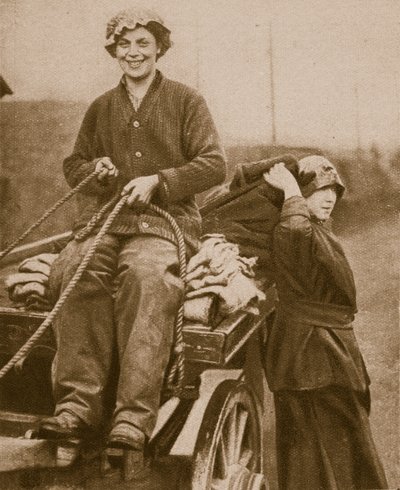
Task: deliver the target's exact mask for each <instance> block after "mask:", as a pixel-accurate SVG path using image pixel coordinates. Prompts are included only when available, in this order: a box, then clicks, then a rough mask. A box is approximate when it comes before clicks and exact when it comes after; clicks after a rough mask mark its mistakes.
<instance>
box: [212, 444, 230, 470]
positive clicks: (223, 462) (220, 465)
mask: <svg viewBox="0 0 400 490" xmlns="http://www.w3.org/2000/svg"><path fill="white" fill-rule="evenodd" d="M228 464H229V463H228V455H227V454H226V447H225V443H224V439H223V437H222V436H221V438H220V439H219V441H218V445H217V450H216V455H215V465H214V468H215V471H216V474H217V475H218V476H221V477H222V478H226V477H227V474H228Z"/></svg>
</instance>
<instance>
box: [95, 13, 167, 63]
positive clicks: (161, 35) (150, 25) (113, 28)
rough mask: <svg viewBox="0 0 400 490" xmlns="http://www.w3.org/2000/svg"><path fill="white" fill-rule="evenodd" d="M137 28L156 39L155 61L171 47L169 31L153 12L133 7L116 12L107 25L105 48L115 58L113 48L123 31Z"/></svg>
mask: <svg viewBox="0 0 400 490" xmlns="http://www.w3.org/2000/svg"><path fill="white" fill-rule="evenodd" d="M137 26H143V27H145V28H146V29H147V30H148V31H149V32H151V33H152V34H153V36H154V37H155V38H156V41H157V44H158V46H159V48H160V53H159V54H158V56H157V59H158V58H160V57H161V56H163V55H164V54H165V53H166V52H167V50H168V49H169V48H170V47H171V40H170V34H171V31H170V30H169V29H168V28H167V27H165V25H164V21H163V20H162V18H161V17H160V16H159V15H158V14H157V13H156V12H154V11H153V10H150V9H146V8H141V7H135V8H131V9H128V10H122V11H121V12H118V14H117V15H115V16H114V17H113V18H112V19H110V20H109V22H108V23H107V30H106V44H105V46H104V47H105V48H106V50H107V51H108V52H109V53H110V55H111V56H112V57H114V58H115V46H116V43H117V42H118V39H119V38H120V36H121V34H122V33H123V31H124V29H135V27H137Z"/></svg>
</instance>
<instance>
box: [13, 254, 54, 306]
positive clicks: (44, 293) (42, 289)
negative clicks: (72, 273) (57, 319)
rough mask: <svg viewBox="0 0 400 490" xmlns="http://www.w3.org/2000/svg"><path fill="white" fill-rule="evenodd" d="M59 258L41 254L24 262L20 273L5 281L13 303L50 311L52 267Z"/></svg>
mask: <svg viewBox="0 0 400 490" xmlns="http://www.w3.org/2000/svg"><path fill="white" fill-rule="evenodd" d="M57 256H58V254H40V255H36V256H35V257H30V258H28V259H26V260H24V261H23V262H22V263H21V264H20V265H19V267H18V272H17V273H15V274H10V275H9V276H8V277H7V278H6V281H5V286H6V289H7V291H8V295H9V297H10V299H11V301H13V302H15V303H17V304H19V305H21V306H25V307H26V308H28V309H30V310H39V311H46V310H50V309H51V307H52V305H51V303H50V300H49V294H48V282H49V275H50V268H51V265H52V263H53V262H54V260H55V259H56V257H57Z"/></svg>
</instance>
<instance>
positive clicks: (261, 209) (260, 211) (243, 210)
mask: <svg viewBox="0 0 400 490" xmlns="http://www.w3.org/2000/svg"><path fill="white" fill-rule="evenodd" d="M279 162H283V163H284V164H285V165H286V167H287V168H288V170H290V171H291V172H292V173H293V175H294V176H295V177H296V178H297V173H298V161H297V159H296V158H295V157H294V156H293V155H282V156H280V157H276V158H270V159H266V160H261V161H259V162H253V163H244V164H241V165H238V166H237V168H236V173H235V175H234V178H233V179H232V182H231V184H230V186H229V188H226V192H225V193H224V194H222V195H219V196H217V197H215V198H212V199H210V200H209V201H208V202H206V203H205V205H204V206H203V208H202V210H201V214H202V217H203V231H204V232H205V233H208V234H210V233H222V234H224V235H225V237H226V239H227V241H229V242H233V243H237V244H238V245H239V250H240V254H241V255H242V256H244V257H258V262H257V268H258V269H259V270H260V271H261V275H262V276H263V277H264V278H266V279H267V283H272V282H273V271H272V265H271V250H272V232H273V229H274V228H275V226H276V224H277V223H278V221H279V213H280V209H281V207H282V204H283V192H282V191H280V190H277V189H274V188H273V187H272V186H270V185H269V184H268V183H267V182H265V180H264V179H263V173H264V172H266V171H267V170H269V169H270V168H271V167H273V166H274V165H275V164H276V163H279Z"/></svg>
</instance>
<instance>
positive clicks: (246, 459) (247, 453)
mask: <svg viewBox="0 0 400 490" xmlns="http://www.w3.org/2000/svg"><path fill="white" fill-rule="evenodd" d="M253 456H254V452H253V451H252V450H251V449H245V450H244V451H243V452H242V454H241V456H240V460H239V464H240V466H244V467H245V468H248V467H249V464H250V462H251V461H252V460H253Z"/></svg>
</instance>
